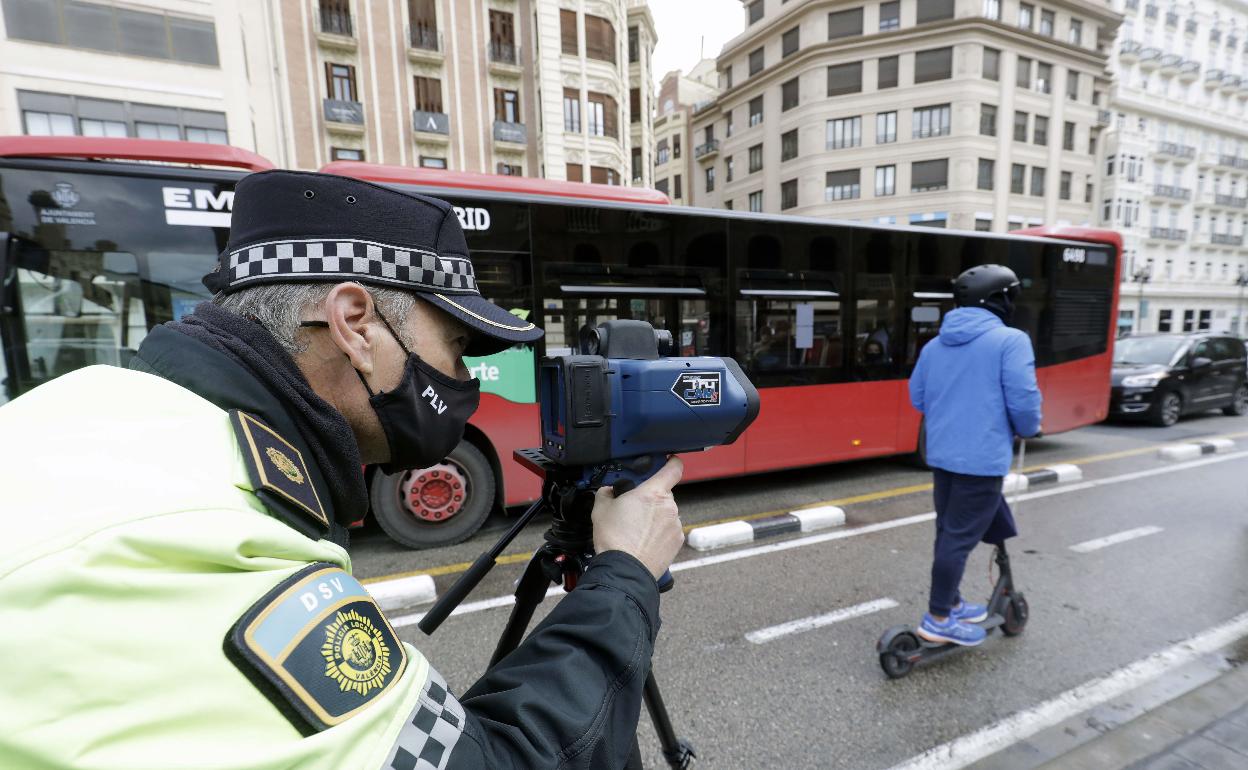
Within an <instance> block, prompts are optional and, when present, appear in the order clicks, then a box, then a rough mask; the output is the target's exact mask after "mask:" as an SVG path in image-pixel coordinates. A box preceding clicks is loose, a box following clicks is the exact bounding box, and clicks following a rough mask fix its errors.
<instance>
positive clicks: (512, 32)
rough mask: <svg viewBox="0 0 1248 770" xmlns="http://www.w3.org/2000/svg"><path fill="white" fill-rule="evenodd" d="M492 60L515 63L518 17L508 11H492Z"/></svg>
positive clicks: (517, 59)
mask: <svg viewBox="0 0 1248 770" xmlns="http://www.w3.org/2000/svg"><path fill="white" fill-rule="evenodd" d="M490 61H496V62H503V63H505V64H515V63H517V62H518V61H519V58H518V57H517V56H516V17H515V16H513V15H512V14H510V13H507V12H506V11H490Z"/></svg>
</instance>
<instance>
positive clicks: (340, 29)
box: [320, 0, 352, 37]
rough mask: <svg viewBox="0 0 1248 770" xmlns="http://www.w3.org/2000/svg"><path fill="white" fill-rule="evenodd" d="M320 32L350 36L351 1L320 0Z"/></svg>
mask: <svg viewBox="0 0 1248 770" xmlns="http://www.w3.org/2000/svg"><path fill="white" fill-rule="evenodd" d="M320 6H321V7H320V11H321V29H320V31H321V32H328V33H329V34H331V35H345V36H346V37H351V36H352V32H351V3H350V2H349V0H320Z"/></svg>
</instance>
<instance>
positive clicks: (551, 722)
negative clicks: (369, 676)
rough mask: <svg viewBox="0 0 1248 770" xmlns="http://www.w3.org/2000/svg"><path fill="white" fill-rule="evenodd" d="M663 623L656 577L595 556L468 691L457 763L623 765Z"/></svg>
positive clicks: (454, 769)
mask: <svg viewBox="0 0 1248 770" xmlns="http://www.w3.org/2000/svg"><path fill="white" fill-rule="evenodd" d="M658 630H659V593H658V586H657V584H656V583H655V580H654V577H653V576H651V574H650V573H649V571H648V570H647V569H646V568H645V567H644V566H642V564H641V562H639V561H637V560H636V559H635V558H633V557H632V556H630V555H628V554H625V553H623V552H621V551H608V552H606V553H603V554H599V555H598V556H596V557H594V559H593V560H592V561H591V562H590V565H589V568H588V569H587V570H586V571H585V574H584V575H582V577H581V581H580V584H579V585H577V587H576V588H575V589H574V590H573V591H572V592H571V593H569V594H568V595H567V596H565V597H563V599H562V600H561V601H560V602H559V604H558V606H556V607H555V609H554V610H552V611H551V613H550V614H549V615H548V616H547V617H546V619H545V620H543V621H542V622H541V624H539V625H538V626H537V628H536V629H534V630H533V632H532V633H531V634H530V635H529V636H528V638H526V639H525V640H524V642H523V643H522V644H521V645H520V646H519V647H518V648H517V649H516V650H515V651H514V652H512V653H511V654H510V655H508V656H507V657H505V658H503V659H502V660H501V661H499V662H498V664H496V665H495V666H494V667H493V668H491V669H490V670H489V671H487V672H486V673H485V675H484V676H482V677H481V679H480V680H478V681H477V683H476V684H474V685H473V686H472V688H471V689H469V690H468V692H467V693H465V694H464V697H463V698H462V699H461V700H460V703H461V704H462V705H463V708H464V712H465V715H466V719H465V722H466V724H465V725H464V737H465V738H467V740H461V741H459V743H458V744H457V745H456V746H455V749H454V751H453V752H452V753H451V756H450V757H449V763H448V765H447V767H448V768H449V769H451V770H459V769H460V768H473V770H478V769H479V768H526V769H529V768H622V767H624V765H625V763H626V762H627V761H628V757H629V754H630V753H631V751H632V748H633V742H634V737H635V735H636V733H637V720H638V718H639V716H640V713H641V703H642V688H643V686H644V685H645V681H646V677H647V675H648V674H649V673H650V656H651V654H652V653H653V652H654V640H655V636H656V634H657V633H658Z"/></svg>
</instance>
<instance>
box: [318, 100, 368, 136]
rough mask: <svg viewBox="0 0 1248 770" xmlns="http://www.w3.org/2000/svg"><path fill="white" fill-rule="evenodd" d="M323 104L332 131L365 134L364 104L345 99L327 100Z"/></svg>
mask: <svg viewBox="0 0 1248 770" xmlns="http://www.w3.org/2000/svg"><path fill="white" fill-rule="evenodd" d="M322 104H323V107H324V110H325V120H326V122H328V123H329V124H330V126H329V128H330V129H331V130H336V131H339V132H343V133H349V134H358V133H363V132H364V105H363V104H360V103H359V102H351V101H346V100H344V99H325V100H324V101H323V103H322Z"/></svg>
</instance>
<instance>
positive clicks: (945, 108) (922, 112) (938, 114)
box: [913, 104, 949, 139]
mask: <svg viewBox="0 0 1248 770" xmlns="http://www.w3.org/2000/svg"><path fill="white" fill-rule="evenodd" d="M913 122H914V132H913V133H914V138H915V139H926V138H928V137H932V136H948V135H949V105H947V104H938V105H936V106H934V107H917V108H915V110H914V118H913Z"/></svg>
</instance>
